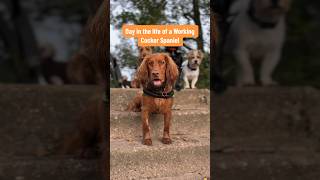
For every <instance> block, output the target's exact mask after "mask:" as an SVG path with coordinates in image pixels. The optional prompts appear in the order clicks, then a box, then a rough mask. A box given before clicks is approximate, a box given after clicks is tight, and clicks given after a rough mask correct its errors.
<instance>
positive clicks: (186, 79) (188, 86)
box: [183, 76, 190, 89]
mask: <svg viewBox="0 0 320 180" xmlns="http://www.w3.org/2000/svg"><path fill="white" fill-rule="evenodd" d="M183 81H184V88H185V89H189V88H190V84H189V80H188V77H187V76H183Z"/></svg>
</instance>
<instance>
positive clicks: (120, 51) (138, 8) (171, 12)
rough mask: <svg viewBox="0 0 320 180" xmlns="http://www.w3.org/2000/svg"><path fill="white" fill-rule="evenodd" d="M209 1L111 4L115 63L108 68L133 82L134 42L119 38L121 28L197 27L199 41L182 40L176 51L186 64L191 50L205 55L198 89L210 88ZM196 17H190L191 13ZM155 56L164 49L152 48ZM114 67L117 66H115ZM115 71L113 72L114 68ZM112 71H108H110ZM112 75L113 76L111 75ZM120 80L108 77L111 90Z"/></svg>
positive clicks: (146, 0) (147, 0)
mask: <svg viewBox="0 0 320 180" xmlns="http://www.w3.org/2000/svg"><path fill="white" fill-rule="evenodd" d="M209 2H210V1H209V0H203V1H192V0H188V1H181V0H177V1H167V0H157V1H151V0H144V1H141V0H129V1H123V0H111V1H110V5H111V9H112V11H111V16H110V52H111V55H112V56H113V59H115V60H116V61H114V63H113V65H111V67H113V66H115V67H119V69H120V70H118V71H119V73H115V74H121V75H118V76H127V77H128V80H129V81H130V80H132V77H133V75H134V72H135V69H136V68H137V67H136V62H137V60H138V56H139V54H138V46H137V42H136V40H134V39H125V38H123V37H122V35H121V27H122V25H123V24H140V25H144V24H150V25H151V24H157V25H161V24H197V25H198V26H199V30H200V31H201V33H199V38H198V39H185V41H184V42H185V45H184V46H183V47H179V49H178V51H179V52H180V53H181V55H182V56H183V59H184V60H186V57H185V55H186V53H187V52H188V51H189V50H190V49H200V50H201V51H203V52H204V53H205V58H204V61H203V62H202V64H201V66H200V69H201V70H200V77H199V81H198V83H197V85H198V87H199V88H209V82H210V78H209V76H210V75H209V74H210V72H209V54H210V30H209V29H210V18H209V16H210V9H209ZM195 12H196V13H197V14H198V16H193V13H195ZM153 51H154V52H165V48H164V47H154V50H153ZM115 64H116V65H115ZM114 69H115V70H116V68H114ZM112 70H113V69H112V68H111V71H112ZM111 73H112V72H111ZM117 79H119V78H118V77H117V76H116V75H112V76H111V86H112V87H119V86H118V83H117Z"/></svg>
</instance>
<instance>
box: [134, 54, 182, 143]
mask: <svg viewBox="0 0 320 180" xmlns="http://www.w3.org/2000/svg"><path fill="white" fill-rule="evenodd" d="M178 75H179V71H178V68H177V65H176V64H175V62H174V61H173V60H172V58H171V57H170V56H169V55H168V54H165V53H156V54H151V55H148V56H146V57H145V58H144V59H143V61H142V63H141V65H140V66H139V68H138V71H137V79H138V81H139V82H140V83H141V85H142V87H143V93H142V92H139V93H138V94H137V96H136V97H135V98H134V99H133V101H132V102H131V103H130V104H129V106H128V110H130V111H141V120H142V134H143V140H142V143H143V144H144V145H149V146H150V145H152V135H151V127H150V123H149V121H150V114H151V113H159V114H163V115H164V130H163V138H162V143H164V144H171V142H172V141H171V137H170V126H171V118H172V105H173V95H174V90H173V88H174V84H175V82H176V80H177V78H178Z"/></svg>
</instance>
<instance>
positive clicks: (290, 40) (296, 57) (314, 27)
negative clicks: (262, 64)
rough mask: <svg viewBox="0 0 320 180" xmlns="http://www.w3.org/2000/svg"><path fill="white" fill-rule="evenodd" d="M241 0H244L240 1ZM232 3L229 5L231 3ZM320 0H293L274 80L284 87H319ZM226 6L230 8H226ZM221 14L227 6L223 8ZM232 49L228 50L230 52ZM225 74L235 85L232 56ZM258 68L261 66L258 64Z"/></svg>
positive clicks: (226, 64)
mask: <svg viewBox="0 0 320 180" xmlns="http://www.w3.org/2000/svg"><path fill="white" fill-rule="evenodd" d="M240 1H241V0H240ZM245 1H246V0H244V2H245ZM214 2H216V5H217V4H219V3H221V4H224V6H230V5H231V4H232V3H234V2H236V1H235V0H227V1H220V0H215V1H214ZM227 4H229V5H227ZM319 4H320V3H319V2H318V1H316V0H311V1H308V2H304V1H299V0H292V1H291V6H290V9H289V12H288V14H287V18H286V39H285V43H284V47H283V51H282V55H281V60H280V62H279V64H278V65H277V67H276V69H275V72H274V74H273V77H274V79H275V80H276V81H277V82H278V83H279V84H280V85H282V86H304V85H310V86H314V87H319V85H320V84H319V83H320V79H319V78H320V75H319V70H318V69H319V67H320V61H319V44H320V43H319V41H318V39H317V38H318V37H319V36H318V32H319V28H320V24H319V23H318V20H319V19H318V18H319V8H320V6H319ZM225 8H226V7H225ZM219 9H220V10H219V11H223V12H221V13H227V12H226V11H227V9H224V8H219ZM228 53H230V52H226V54H228ZM223 66H224V68H223V70H222V71H223V76H224V77H225V79H226V81H227V83H228V84H229V85H234V84H235V79H236V76H237V74H236V71H237V70H236V69H237V68H236V62H235V61H234V59H232V58H231V57H230V56H226V58H225V59H224V60H223ZM255 68H257V66H255Z"/></svg>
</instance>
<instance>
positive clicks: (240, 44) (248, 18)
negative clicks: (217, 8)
mask: <svg viewBox="0 0 320 180" xmlns="http://www.w3.org/2000/svg"><path fill="white" fill-rule="evenodd" d="M289 5H290V0H238V1H236V2H235V3H234V4H233V5H232V6H231V8H230V15H234V17H233V18H232V17H231V18H230V19H231V21H232V22H231V26H230V31H229V36H228V40H227V44H226V45H227V46H226V47H227V49H228V50H229V51H231V53H232V54H233V56H234V57H235V59H236V61H237V62H238V64H239V73H238V76H237V86H244V85H254V84H256V82H255V78H254V70H253V67H252V65H251V62H250V59H261V60H262V61H261V69H260V73H259V76H260V77H259V80H260V83H261V84H262V85H264V86H267V85H275V84H277V83H276V82H275V81H274V80H273V79H272V73H273V71H274V69H275V67H276V66H277V64H278V62H279V61H280V57H281V51H282V47H283V44H284V40H285V15H286V13H287V11H288V10H289Z"/></svg>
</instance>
